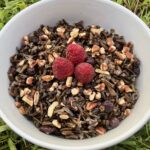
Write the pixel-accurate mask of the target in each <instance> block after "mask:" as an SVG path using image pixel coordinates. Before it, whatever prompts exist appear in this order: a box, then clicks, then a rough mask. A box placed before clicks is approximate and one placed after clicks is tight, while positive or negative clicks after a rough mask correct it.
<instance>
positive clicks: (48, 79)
mask: <svg viewBox="0 0 150 150" xmlns="http://www.w3.org/2000/svg"><path fill="white" fill-rule="evenodd" d="M41 79H42V80H44V81H46V82H48V81H51V80H53V79H54V76H53V75H44V76H42V77H41Z"/></svg>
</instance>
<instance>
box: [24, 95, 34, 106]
mask: <svg viewBox="0 0 150 150" xmlns="http://www.w3.org/2000/svg"><path fill="white" fill-rule="evenodd" d="M22 100H23V101H24V102H26V103H27V104H28V105H30V106H31V107H32V106H33V99H32V98H31V97H30V96H28V95H25V96H23V98H22Z"/></svg>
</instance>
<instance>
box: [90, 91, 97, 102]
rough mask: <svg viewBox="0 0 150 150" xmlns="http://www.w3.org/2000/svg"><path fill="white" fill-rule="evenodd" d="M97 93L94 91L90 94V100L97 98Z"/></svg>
mask: <svg viewBox="0 0 150 150" xmlns="http://www.w3.org/2000/svg"><path fill="white" fill-rule="evenodd" d="M95 95H96V93H95V92H93V93H92V94H91V95H90V96H89V100H90V101H93V100H94V98H95Z"/></svg>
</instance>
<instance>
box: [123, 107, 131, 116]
mask: <svg viewBox="0 0 150 150" xmlns="http://www.w3.org/2000/svg"><path fill="white" fill-rule="evenodd" d="M130 114H131V109H128V108H127V109H125V111H124V115H125V116H126V117H127V116H129V115H130Z"/></svg>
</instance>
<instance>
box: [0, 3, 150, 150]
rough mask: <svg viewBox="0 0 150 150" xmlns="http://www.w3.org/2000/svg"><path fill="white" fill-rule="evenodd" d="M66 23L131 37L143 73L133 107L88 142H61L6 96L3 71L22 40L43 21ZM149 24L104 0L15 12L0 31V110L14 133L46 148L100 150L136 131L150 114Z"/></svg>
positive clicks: (5, 80)
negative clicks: (102, 132)
mask: <svg viewBox="0 0 150 150" xmlns="http://www.w3.org/2000/svg"><path fill="white" fill-rule="evenodd" d="M63 18H64V19H66V20H67V21H68V22H70V23H74V22H78V21H80V20H83V21H84V23H85V25H91V24H96V25H100V26H102V27H103V28H106V29H108V30H109V29H111V28H114V29H116V31H117V33H119V34H120V35H124V36H125V39H126V40H127V41H130V40H131V41H133V43H134V50H135V53H136V54H137V56H138V58H139V59H140V60H141V74H140V77H139V79H138V84H137V85H138V89H139V92H140V98H139V100H138V102H137V103H136V105H135V108H134V109H133V111H132V114H131V115H130V116H129V117H128V118H127V119H125V120H124V121H123V122H122V123H121V125H120V126H119V127H117V128H116V129H114V130H112V131H110V132H108V133H106V134H105V135H104V136H98V137H95V138H91V139H86V140H65V139H61V138H58V137H53V136H48V135H45V134H43V133H41V132H39V131H38V129H36V128H35V127H34V125H32V123H30V122H29V121H27V120H26V119H25V118H24V117H23V116H22V115H20V113H19V112H18V110H17V109H16V107H15V106H14V100H13V99H12V98H11V97H10V96H9V95H8V85H9V81H8V78H7V71H8V67H9V65H10V63H9V58H10V56H11V55H13V54H14V53H15V49H16V47H17V46H19V45H20V41H21V38H22V37H23V36H24V35H26V34H28V33H30V32H32V31H34V30H36V29H37V28H38V27H39V26H40V25H41V24H45V25H54V24H55V23H56V22H57V21H59V20H61V19H63ZM149 41H150V32H149V30H148V28H147V27H146V26H145V25H144V24H143V23H142V22H141V21H140V20H139V19H138V18H137V17H136V16H135V15H133V14H132V13H131V12H129V11H127V10H126V9H125V8H123V7H121V6H119V5H117V4H114V3H113V2H111V1H105V0H82V1H81V0H71V1H70V0H47V1H43V2H39V3H37V4H34V5H32V6H30V7H29V8H27V9H26V10H24V11H22V12H21V13H19V14H18V15H17V16H15V17H14V18H13V19H12V20H11V21H10V22H9V23H8V24H7V25H6V26H5V27H4V29H3V30H2V31H1V34H0V50H1V55H0V83H1V86H0V114H1V115H2V118H3V119H4V120H5V121H6V122H7V123H8V125H9V126H11V128H13V129H14V130H15V131H16V132H17V133H18V134H20V135H21V136H23V137H25V138H26V139H27V140H29V141H31V142H33V143H35V144H38V145H41V146H43V147H47V148H56V149H64V150H67V149H68V150H69V149H70V147H71V148H72V149H74V150H75V149H80V150H81V149H94V148H95V149H98V148H104V147H107V146H110V145H112V144H116V143H117V142H119V141H121V140H123V139H125V138H127V137H128V136H130V135H131V134H133V133H134V132H135V131H137V130H138V129H139V128H140V127H141V126H142V125H143V124H144V123H145V122H146V121H147V120H148V117H149V116H150V107H149V106H150V100H149V99H150V95H149V89H150V84H149V83H148V81H149V79H150V68H149V55H150V52H149Z"/></svg>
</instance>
